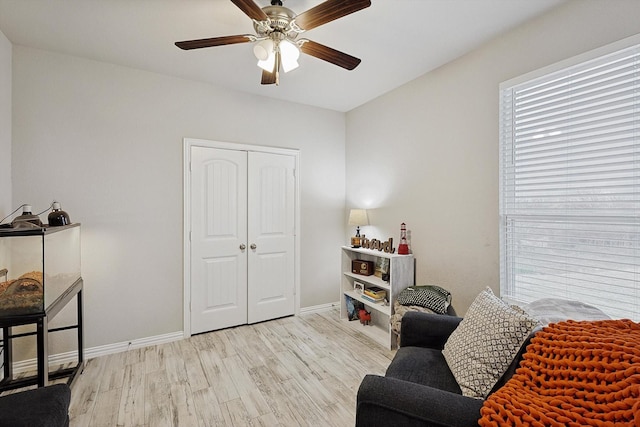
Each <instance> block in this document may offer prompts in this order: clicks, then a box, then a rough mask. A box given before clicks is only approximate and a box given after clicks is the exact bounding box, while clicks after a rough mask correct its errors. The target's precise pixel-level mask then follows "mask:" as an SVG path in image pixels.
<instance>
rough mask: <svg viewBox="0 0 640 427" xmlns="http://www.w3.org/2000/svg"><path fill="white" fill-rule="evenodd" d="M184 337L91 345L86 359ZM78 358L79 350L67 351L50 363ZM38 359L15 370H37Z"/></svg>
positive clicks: (179, 334) (15, 366)
mask: <svg viewBox="0 0 640 427" xmlns="http://www.w3.org/2000/svg"><path fill="white" fill-rule="evenodd" d="M181 339H184V334H183V332H182V331H180V332H172V333H170V334H164V335H156V336H154V337H147V338H140V339H137V340H131V341H123V342H119V343H114V344H107V345H101V346H98V347H91V348H87V349H85V350H84V357H85V360H89V359H93V358H94V357H100V356H106V355H108V354H113V353H121V352H123V351H127V350H132V349H135V348H142V347H148V346H150V345H157V344H165V343H168V342H172V341H179V340H181ZM77 360H78V352H77V351H68V352H65V353H58V354H52V355H50V356H49V365H50V366H56V365H63V364H65V363H73V362H76V361H77ZM37 366H38V365H37V359H27V360H21V361H19V362H14V363H13V371H14V373H16V374H19V373H22V372H29V371H35V370H36V369H37Z"/></svg>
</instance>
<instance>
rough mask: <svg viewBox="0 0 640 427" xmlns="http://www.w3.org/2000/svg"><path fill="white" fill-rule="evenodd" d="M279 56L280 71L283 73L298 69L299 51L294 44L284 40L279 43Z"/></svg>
mask: <svg viewBox="0 0 640 427" xmlns="http://www.w3.org/2000/svg"><path fill="white" fill-rule="evenodd" d="M278 47H279V48H280V56H281V59H282V69H283V70H284V72H285V73H288V72H289V71H291V70H295V69H296V68H298V66H299V64H298V58H300V49H298V45H297V44H295V43H294V42H292V41H290V40H287V39H284V40H282V41H281V42H280V44H279V46H278Z"/></svg>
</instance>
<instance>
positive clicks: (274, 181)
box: [248, 152, 295, 323]
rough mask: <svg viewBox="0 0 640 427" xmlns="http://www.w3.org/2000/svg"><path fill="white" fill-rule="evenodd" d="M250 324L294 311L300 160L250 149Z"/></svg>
mask: <svg viewBox="0 0 640 427" xmlns="http://www.w3.org/2000/svg"><path fill="white" fill-rule="evenodd" d="M248 173H249V175H248V176H249V178H248V197H249V198H248V200H249V212H248V230H249V240H248V242H249V270H248V271H249V282H248V306H249V310H248V322H249V323H255V322H261V321H263V320H268V319H274V318H277V317H283V316H288V315H291V314H293V313H294V309H295V299H294V297H295V293H294V287H295V264H294V248H295V246H294V237H295V215H294V214H295V176H294V173H295V158H294V157H292V156H287V155H279V154H271V153H258V152H249V169H248Z"/></svg>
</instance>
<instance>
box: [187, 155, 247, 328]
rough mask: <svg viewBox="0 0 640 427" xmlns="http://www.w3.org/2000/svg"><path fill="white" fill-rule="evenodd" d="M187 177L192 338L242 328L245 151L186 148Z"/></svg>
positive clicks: (244, 317)
mask: <svg viewBox="0 0 640 427" xmlns="http://www.w3.org/2000/svg"><path fill="white" fill-rule="evenodd" d="M191 174H192V175H191V227H192V232H191V333H193V334H196V333H199V332H206V331H210V330H214V329H221V328H226V327H230V326H236V325H241V324H245V323H247V251H248V248H246V243H247V219H246V218H247V152H246V151H233V150H222V149H215V148H204V147H197V146H194V147H191ZM243 246H244V247H245V248H244V249H243Z"/></svg>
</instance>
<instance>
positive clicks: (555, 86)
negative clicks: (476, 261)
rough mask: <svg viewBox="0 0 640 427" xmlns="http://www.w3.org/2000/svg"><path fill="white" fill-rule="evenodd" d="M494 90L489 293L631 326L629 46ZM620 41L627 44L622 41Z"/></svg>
mask: <svg viewBox="0 0 640 427" xmlns="http://www.w3.org/2000/svg"><path fill="white" fill-rule="evenodd" d="M631 41H632V42H630V41H629V40H627V41H624V43H621V44H626V45H627V46H628V47H625V48H622V49H621V48H620V47H619V45H618V46H616V47H615V49H616V50H615V51H613V48H611V47H609V48H605V50H608V51H609V52H608V53H606V54H602V50H601V51H600V52H598V53H597V54H598V57H597V58H594V55H593V54H591V55H590V56H591V58H592V59H589V60H584V59H582V60H580V62H579V63H578V60H572V61H570V62H573V64H572V65H570V66H566V64H564V65H563V66H562V67H563V68H562V69H559V68H560V67H559V66H556V67H554V68H555V70H554V71H551V72H549V71H544V75H541V74H542V72H538V73H536V74H537V75H536V76H535V77H530V76H525V77H524V78H519V79H516V80H513V81H511V82H506V83H503V84H502V85H501V86H500V220H501V230H500V231H501V236H500V270H501V271H500V282H501V284H500V287H501V294H502V296H503V297H508V298H511V299H514V300H517V301H520V302H525V303H526V302H531V301H534V300H536V299H539V298H546V297H554V298H564V299H577V300H580V301H583V302H585V303H588V304H592V305H595V306H597V307H599V308H600V309H601V310H603V311H604V312H606V313H607V314H608V315H610V316H611V317H614V318H631V319H633V320H635V321H640V44H638V43H639V42H640V40H639V39H638V37H635V38H634V39H631ZM629 45H631V46H629Z"/></svg>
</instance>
